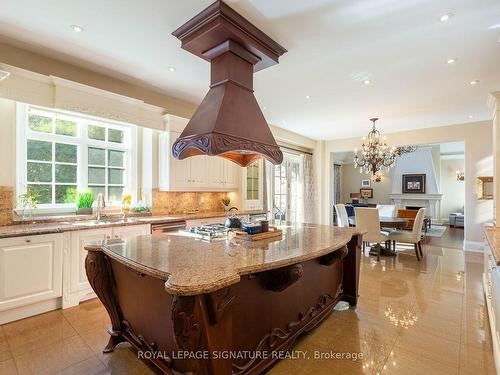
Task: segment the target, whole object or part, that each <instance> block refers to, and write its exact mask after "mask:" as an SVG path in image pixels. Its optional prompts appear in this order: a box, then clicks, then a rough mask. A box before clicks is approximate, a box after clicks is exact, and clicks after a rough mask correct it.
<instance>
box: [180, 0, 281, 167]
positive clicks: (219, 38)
mask: <svg viewBox="0 0 500 375" xmlns="http://www.w3.org/2000/svg"><path fill="white" fill-rule="evenodd" d="M172 35H174V36H175V37H177V38H178V39H179V40H180V41H181V47H182V48H183V49H185V50H186V51H189V52H191V53H192V54H194V55H196V56H198V57H201V58H202V59H204V60H207V61H209V62H210V66H211V72H210V80H211V82H210V89H209V90H208V93H207V94H206V96H205V98H204V99H203V101H202V102H201V104H200V106H199V107H198V109H197V110H196V112H195V113H194V115H193V117H192V118H191V120H190V121H189V123H188V124H187V126H186V128H185V129H184V131H183V132H182V134H181V136H180V137H179V138H178V139H177V140H176V141H175V143H174V144H173V146H172V153H173V155H174V157H175V158H177V159H185V158H187V157H190V156H195V155H210V156H221V157H224V158H227V159H230V160H232V161H234V162H235V163H237V164H239V165H241V166H242V167H245V166H247V165H249V164H250V163H252V162H253V161H255V160H257V159H261V158H265V159H267V160H269V161H270V162H272V163H273V164H280V163H281V162H282V161H283V154H282V152H281V150H280V149H279V147H278V145H277V144H276V140H275V139H274V137H273V135H272V133H271V130H270V129H269V126H268V124H267V121H266V119H265V118H264V115H263V114H262V111H261V110H260V108H259V105H258V103H257V100H256V99H255V96H254V95H253V73H254V72H257V71H259V70H262V69H265V68H267V67H269V66H272V65H275V64H278V62H279V57H280V56H281V55H283V54H284V53H285V52H286V49H284V48H283V47H282V46H280V45H279V44H278V43H276V42H275V41H274V40H272V39H271V38H270V37H269V36H267V35H266V34H264V33H263V32H262V31H261V30H259V29H258V28H257V27H255V26H254V25H252V24H251V23H250V22H249V21H247V20H246V19H245V18H244V17H242V16H241V15H240V14H238V13H236V12H235V11H234V10H233V9H232V8H230V7H229V6H228V5H227V4H225V3H224V2H222V1H216V2H215V3H213V4H212V5H210V6H209V7H208V8H206V9H205V10H203V11H202V12H201V13H199V14H198V15H197V16H195V17H194V18H192V19H191V20H189V21H188V22H186V23H185V24H184V25H182V26H181V27H179V28H178V29H177V30H175V31H174V32H173V33H172Z"/></svg>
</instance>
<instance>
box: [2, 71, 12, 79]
mask: <svg viewBox="0 0 500 375" xmlns="http://www.w3.org/2000/svg"><path fill="white" fill-rule="evenodd" d="M9 76H10V72H6V71H5V70H0V81H3V80H4V79H7V78H9Z"/></svg>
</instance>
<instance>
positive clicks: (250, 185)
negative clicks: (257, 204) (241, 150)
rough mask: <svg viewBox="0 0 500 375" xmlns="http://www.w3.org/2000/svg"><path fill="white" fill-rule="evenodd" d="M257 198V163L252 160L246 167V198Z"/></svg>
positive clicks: (250, 199)
mask: <svg viewBox="0 0 500 375" xmlns="http://www.w3.org/2000/svg"><path fill="white" fill-rule="evenodd" d="M258 199H259V163H258V162H254V163H252V164H250V165H249V166H248V167H247V189H246V200H248V201H253V200H258Z"/></svg>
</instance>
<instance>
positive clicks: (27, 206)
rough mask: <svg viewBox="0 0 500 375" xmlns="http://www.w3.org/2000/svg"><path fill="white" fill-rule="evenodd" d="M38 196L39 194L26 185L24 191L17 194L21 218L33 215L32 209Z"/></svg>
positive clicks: (28, 217)
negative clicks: (21, 209) (21, 213)
mask: <svg viewBox="0 0 500 375" xmlns="http://www.w3.org/2000/svg"><path fill="white" fill-rule="evenodd" d="M39 196H40V194H39V193H38V192H37V191H36V190H34V189H33V188H32V187H28V188H27V189H26V193H24V194H21V195H19V197H18V199H19V204H20V205H21V207H22V208H23V219H30V218H31V217H33V211H34V210H35V209H36V206H37V204H38V197H39Z"/></svg>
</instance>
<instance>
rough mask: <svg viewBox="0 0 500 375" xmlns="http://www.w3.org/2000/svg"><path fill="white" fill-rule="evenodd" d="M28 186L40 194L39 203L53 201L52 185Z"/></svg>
mask: <svg viewBox="0 0 500 375" xmlns="http://www.w3.org/2000/svg"><path fill="white" fill-rule="evenodd" d="M28 188H29V189H31V190H32V191H34V192H35V193H37V194H38V204H47V203H52V185H28Z"/></svg>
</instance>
